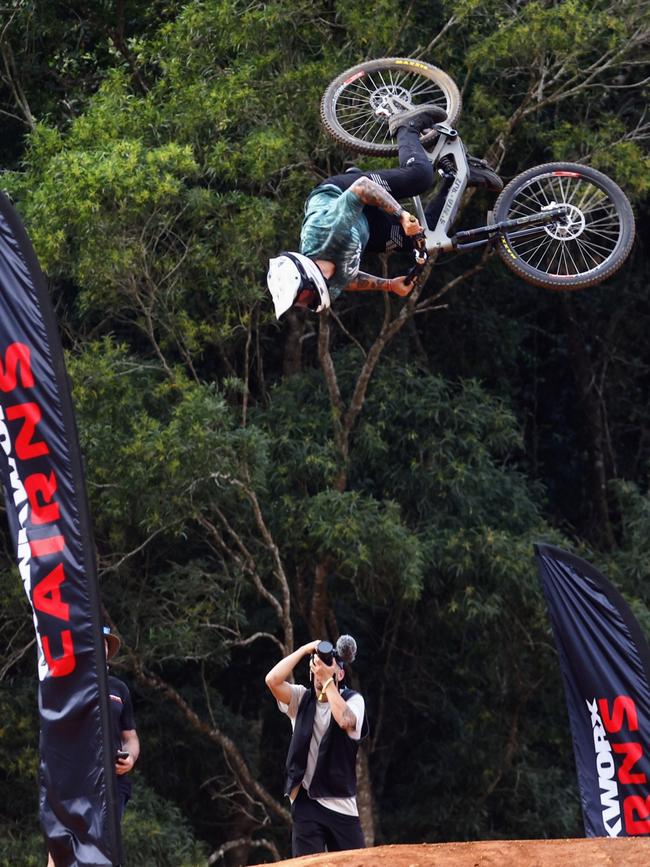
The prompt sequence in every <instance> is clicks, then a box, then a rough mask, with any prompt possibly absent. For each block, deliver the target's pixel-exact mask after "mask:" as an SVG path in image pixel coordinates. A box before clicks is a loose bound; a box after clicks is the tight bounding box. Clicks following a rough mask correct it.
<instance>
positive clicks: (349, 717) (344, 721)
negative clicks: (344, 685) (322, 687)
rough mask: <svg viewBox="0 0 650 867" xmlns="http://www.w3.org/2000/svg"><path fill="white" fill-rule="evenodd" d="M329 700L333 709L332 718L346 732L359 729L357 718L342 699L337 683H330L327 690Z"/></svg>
mask: <svg viewBox="0 0 650 867" xmlns="http://www.w3.org/2000/svg"><path fill="white" fill-rule="evenodd" d="M326 694H327V700H328V702H329V703H330V707H331V709H332V716H333V717H334V719H335V720H336V722H337V723H338V725H339V726H340V727H341V728H342V729H343V730H344V731H346V732H353V731H354V730H355V728H356V727H357V718H356V716H355V715H354V713H353V712H352V711H351V710H350V708H349V707H348V703H347V702H346V701H345V699H343V698H342V696H341V694H340V693H339V691H338V688H337V686H336V684H335V683H330V684H329V686H328V687H327V690H326Z"/></svg>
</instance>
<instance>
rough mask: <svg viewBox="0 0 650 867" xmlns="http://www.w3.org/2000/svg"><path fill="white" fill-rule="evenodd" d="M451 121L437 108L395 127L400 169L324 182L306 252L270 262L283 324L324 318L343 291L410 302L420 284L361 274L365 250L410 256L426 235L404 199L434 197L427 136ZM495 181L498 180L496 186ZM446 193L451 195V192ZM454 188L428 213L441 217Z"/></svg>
mask: <svg viewBox="0 0 650 867" xmlns="http://www.w3.org/2000/svg"><path fill="white" fill-rule="evenodd" d="M445 119H446V113H445V111H444V110H443V109H442V108H440V107H439V106H436V105H421V106H418V107H417V108H413V109H410V110H408V111H404V112H400V113H399V114H396V115H393V117H391V118H390V119H389V131H390V134H391V135H392V136H393V137H394V138H395V139H396V141H397V145H398V152H399V168H396V169H381V170H378V171H368V172H363V171H361V170H360V169H357V168H352V169H348V171H347V172H345V173H344V174H340V175H334V176H332V177H329V178H327V179H326V180H324V181H322V183H320V184H319V185H318V186H317V187H316V188H315V189H314V190H313V191H312V192H311V193H310V195H309V196H308V198H307V201H306V202H305V217H304V220H303V224H302V229H301V233H300V252H284V253H280V254H279V255H278V256H277V257H276V258H273V259H271V260H270V261H269V270H268V274H267V285H268V288H269V291H270V293H271V296H272V298H273V303H274V306H275V315H276V317H277V318H278V319H279V318H280V316H282V314H283V313H285V312H286V311H287V310H288V309H289V308H290V307H306V308H308V309H310V310H313V311H314V312H316V313H320V312H321V311H322V310H325V309H327V308H328V307H329V306H330V304H331V301H333V300H334V299H336V298H337V297H338V296H339V295H340V293H341V292H342V291H346V292H361V291H367V290H378V291H384V292H393V293H394V294H396V295H399V296H401V297H405V296H407V295H408V294H409V293H410V292H411V289H412V288H413V287H412V284H409V283H407V282H406V281H407V277H406V276H401V277H392V278H391V279H385V278H383V277H375V276H373V275H372V274H366V273H364V272H363V271H360V270H359V265H360V261H361V256H362V253H363V252H364V250H367V251H368V252H375V253H392V252H394V251H395V250H400V249H402V248H403V247H404V246H405V245H406V244H407V243H410V242H407V238H410V237H412V236H413V235H416V234H417V233H418V232H421V231H422V226H421V225H420V223H419V222H418V220H417V218H416V217H415V216H413V215H412V214H410V213H409V212H408V211H406V210H405V209H404V208H403V207H402V206H401V205H400V204H399V201H398V199H406V198H413V197H414V196H418V195H421V194H422V193H425V192H426V191H427V190H429V189H430V188H431V187H432V186H433V183H434V171H433V166H432V164H431V161H430V160H429V158H428V157H427V153H426V151H425V150H424V147H423V146H422V144H421V143H420V134H421V133H422V132H423V131H424V130H426V129H428V128H431V127H432V126H433V125H434V124H435V123H441V122H442V121H444V120H445ZM477 164H478V161H475V167H472V166H470V170H471V172H470V181H469V182H470V184H473V185H475V186H481V185H482V186H488V187H490V188H495V184H496V183H498V184H499V186H498V187H496V188H497V189H501V187H502V186H503V185H502V184H501V182H500V180H499V178H498V176H497V175H496V174H495V173H494V172H492V171H491V170H490V169H487V170H483V171H481V169H480V168H478V167H477ZM493 179H496V181H495V180H493ZM443 191H444V192H443ZM445 195H446V188H445V185H444V183H443V185H442V188H441V191H440V192H439V194H438V196H437V197H436V199H434V201H433V202H432V203H431V204H430V205H429V207H428V208H427V210H426V212H425V213H426V215H427V220H428V221H429V225H435V221H437V216H436V215H435V214H431V217H434V216H435V221H434V222H433V223H432V222H431V220H430V209H432V208H433V210H434V211H436V210H437V212H438V214H439V213H440V208H441V207H442V202H443V201H444V196H445Z"/></svg>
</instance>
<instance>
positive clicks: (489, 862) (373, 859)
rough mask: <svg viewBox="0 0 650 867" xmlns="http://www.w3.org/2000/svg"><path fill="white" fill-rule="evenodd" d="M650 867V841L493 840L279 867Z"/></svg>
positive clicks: (381, 850) (334, 856) (380, 849)
mask: <svg viewBox="0 0 650 867" xmlns="http://www.w3.org/2000/svg"><path fill="white" fill-rule="evenodd" d="M282 865H284V867H650V838H646V837H624V838H620V839H618V838H611V839H610V838H607V837H591V838H589V839H578V840H490V841H488V842H476V843H420V844H416V845H406V846H377V847H376V848H374V849H356V850H353V851H349V852H332V853H325V854H323V855H309V856H305V857H300V858H291V859H290V860H288V861H280V862H276V867H282Z"/></svg>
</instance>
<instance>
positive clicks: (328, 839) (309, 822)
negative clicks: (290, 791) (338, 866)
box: [291, 786, 366, 858]
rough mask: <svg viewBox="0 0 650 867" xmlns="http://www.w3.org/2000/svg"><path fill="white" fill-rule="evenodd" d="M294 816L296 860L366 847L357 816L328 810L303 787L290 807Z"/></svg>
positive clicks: (294, 853)
mask: <svg viewBox="0 0 650 867" xmlns="http://www.w3.org/2000/svg"><path fill="white" fill-rule="evenodd" d="M291 816H292V818H293V832H292V836H291V852H292V855H293V857H294V858H295V857H297V856H298V855H314V854H315V853H317V852H343V851H345V850H347V849H364V848H365V845H366V841H365V840H364V838H363V831H362V830H361V823H360V821H359V817H358V816H346V815H344V814H343V813H337V812H335V811H334V810H328V809H327V807H323V806H322V804H319V803H318V801H314V800H312V799H311V798H310V797H309V795H308V794H307V792H306V791H305V790H304V789H303V787H302V786H301V787H300V791H299V792H298V795H297V797H296V800H295V801H294V802H293V804H292V805H291Z"/></svg>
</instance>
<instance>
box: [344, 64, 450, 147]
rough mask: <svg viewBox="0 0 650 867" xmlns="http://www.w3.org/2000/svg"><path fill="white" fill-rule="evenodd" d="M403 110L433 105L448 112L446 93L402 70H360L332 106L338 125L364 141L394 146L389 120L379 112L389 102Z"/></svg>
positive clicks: (427, 80) (426, 80)
mask: <svg viewBox="0 0 650 867" xmlns="http://www.w3.org/2000/svg"><path fill="white" fill-rule="evenodd" d="M391 102H392V103H393V104H398V105H399V106H400V108H402V109H404V110H405V109H409V108H414V107H415V106H417V105H422V104H423V103H425V102H426V103H433V104H434V105H438V106H440V107H441V108H443V109H444V110H445V111H447V110H448V102H447V96H446V95H445V92H444V90H442V88H441V87H440V86H439V85H438V84H436V82H435V81H432V80H431V79H429V78H426V77H424V76H423V75H420V74H415V73H413V72H409V71H408V70H403V69H386V68H384V69H376V70H371V71H366V70H363V69H362V70H359V71H358V72H356V73H355V74H354V75H351V76H350V78H348V79H347V80H346V81H344V82H343V83H342V84H341V86H340V87H339V88H338V90H337V91H336V93H335V94H334V97H333V100H332V105H333V109H334V113H335V116H336V120H337V123H338V124H339V126H340V127H341V128H342V129H344V130H345V132H346V133H347V134H348V135H350V136H352V137H354V138H356V139H359V140H361V141H364V142H367V143H370V144H377V145H394V140H393V138H392V136H391V135H390V132H389V129H388V117H384V116H381V115H380V116H378V115H377V114H376V111H377V110H378V109H381V108H382V106H389V105H390V103H391Z"/></svg>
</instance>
